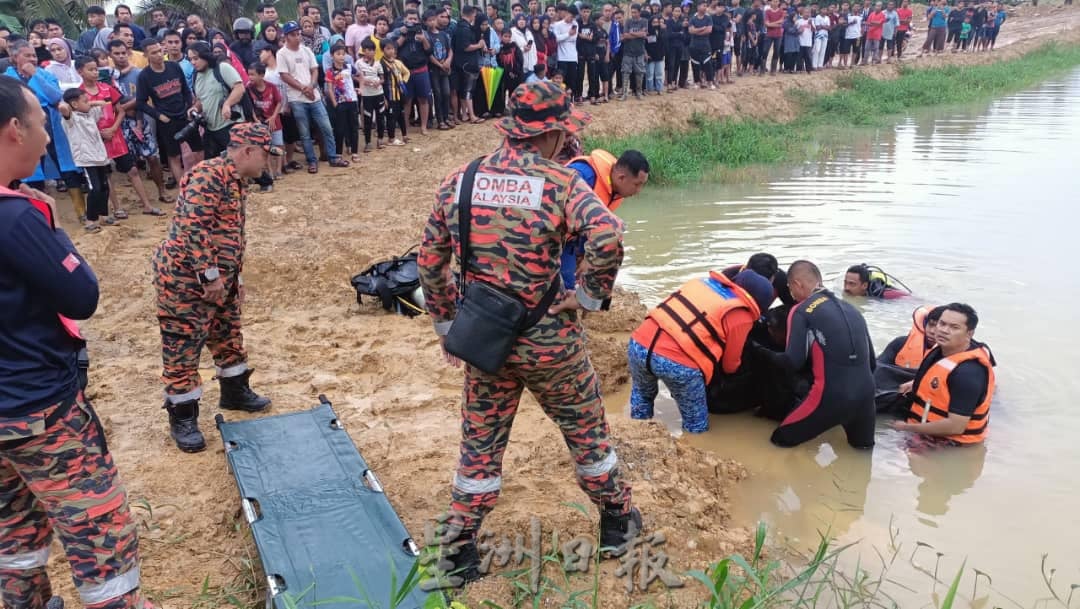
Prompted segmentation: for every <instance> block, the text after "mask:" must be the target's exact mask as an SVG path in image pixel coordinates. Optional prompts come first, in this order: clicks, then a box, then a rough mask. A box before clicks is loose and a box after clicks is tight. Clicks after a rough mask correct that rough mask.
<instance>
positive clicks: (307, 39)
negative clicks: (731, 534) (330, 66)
mask: <svg viewBox="0 0 1080 609" xmlns="http://www.w3.org/2000/svg"><path fill="white" fill-rule="evenodd" d="M300 41H301V44H303V45H304V46H305V47H307V48H308V49H310V50H311V52H312V53H314V55H315V63H316V64H317V65H322V60H323V57H324V56H326V55H329V54H330V53H329V52H328V51H329V50H330V46H329V45H328V44H327V42H326V39H325V38H323V35H322V32H321V31H320V30H319V28H317V27H315V21H314V20H312V18H311V17H304V18H302V19H300ZM324 86H326V72H325V71H324V70H319V87H320V88H322V87H324Z"/></svg>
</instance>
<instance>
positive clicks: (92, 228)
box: [83, 222, 101, 233]
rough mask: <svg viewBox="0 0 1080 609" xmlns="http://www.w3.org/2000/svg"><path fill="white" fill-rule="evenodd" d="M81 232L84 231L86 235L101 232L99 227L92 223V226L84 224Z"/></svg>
mask: <svg viewBox="0 0 1080 609" xmlns="http://www.w3.org/2000/svg"><path fill="white" fill-rule="evenodd" d="M83 230H84V231H86V232H87V233H100V232H101V225H100V224H98V223H97V222H94V223H92V224H86V225H84V226H83Z"/></svg>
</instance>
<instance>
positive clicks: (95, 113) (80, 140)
mask: <svg viewBox="0 0 1080 609" xmlns="http://www.w3.org/2000/svg"><path fill="white" fill-rule="evenodd" d="M94 70H95V71H97V66H96V65H95V66H94ZM63 99H64V103H65V104H67V105H61V106H60V114H61V115H63V117H64V122H63V128H64V133H65V134H66V135H67V138H68V145H69V146H70V148H71V160H72V161H74V163H75V165H76V166H77V167H78V168H79V169H80V170H81V171H82V172H83V174H84V175H85V176H86V181H87V183H88V184H89V185H90V192H89V193H88V195H89V196H88V197H87V198H86V223H85V225H84V226H83V228H84V229H85V230H86V232H88V233H96V232H100V231H101V225H100V224H98V219H99V218H103V220H102V222H104V223H105V224H110V225H111V224H114V223H115V222H114V220H113V219H112V218H111V217H110V216H109V153H108V152H106V150H105V143H104V142H102V141H101V133H100V132H99V131H98V120H99V119H100V117H101V109H102V108H103V107H104V106H106V105H108V102H106V101H103V100H96V101H93V102H91V101H90V98H89V97H88V96H87V95H86V91H83V90H82V89H68V90H67V91H64V97H63Z"/></svg>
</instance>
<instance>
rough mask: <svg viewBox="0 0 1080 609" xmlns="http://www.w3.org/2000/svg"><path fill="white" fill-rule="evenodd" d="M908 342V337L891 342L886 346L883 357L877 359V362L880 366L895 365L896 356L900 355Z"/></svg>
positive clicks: (898, 337) (901, 337)
mask: <svg viewBox="0 0 1080 609" xmlns="http://www.w3.org/2000/svg"><path fill="white" fill-rule="evenodd" d="M906 342H907V336H897V337H896V338H894V339H892V340H891V341H889V344H888V345H886V346H885V350H884V351H882V352H881V355H879V356H878V357H877V361H878V363H880V364H886V365H890V366H891V365H894V364H893V363H894V362H895V361H896V356H897V354H898V353H900V349H902V348H903V347H904V343H906Z"/></svg>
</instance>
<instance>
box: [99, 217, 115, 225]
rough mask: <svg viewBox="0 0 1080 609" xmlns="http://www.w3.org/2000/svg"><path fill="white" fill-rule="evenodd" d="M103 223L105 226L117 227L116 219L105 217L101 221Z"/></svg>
mask: <svg viewBox="0 0 1080 609" xmlns="http://www.w3.org/2000/svg"><path fill="white" fill-rule="evenodd" d="M101 223H102V224H104V225H105V226H116V218H113V217H112V216H105V217H104V218H102V219H101Z"/></svg>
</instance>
